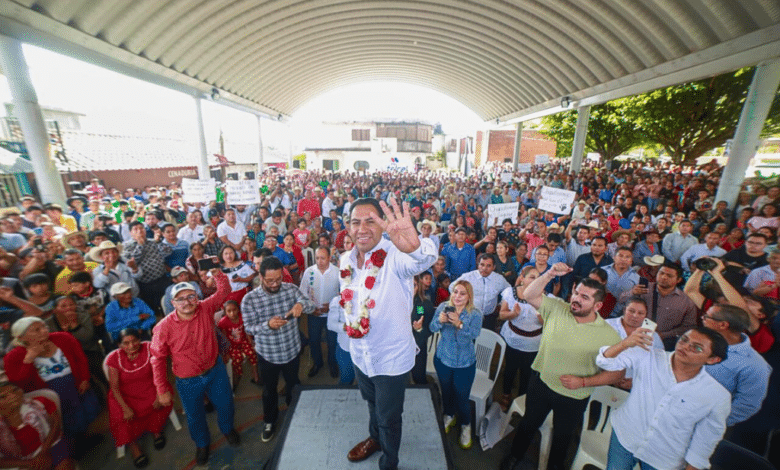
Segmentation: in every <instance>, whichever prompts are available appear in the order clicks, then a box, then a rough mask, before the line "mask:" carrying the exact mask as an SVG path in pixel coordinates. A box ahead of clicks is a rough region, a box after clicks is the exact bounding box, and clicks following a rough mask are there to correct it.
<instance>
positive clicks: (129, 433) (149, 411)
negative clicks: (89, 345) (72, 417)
mask: <svg viewBox="0 0 780 470" xmlns="http://www.w3.org/2000/svg"><path fill="white" fill-rule="evenodd" d="M140 336H141V335H140V333H139V332H138V331H137V330H134V329H132V328H128V329H125V330H122V331H121V332H120V333H119V349H117V350H115V351H113V352H112V353H111V354H109V355H108V357H107V358H106V366H107V367H108V381H109V383H110V384H111V393H109V394H108V416H109V425H110V427H111V435H112V436H114V444H115V445H116V446H117V447H121V446H123V445H127V446H128V447H129V448H130V452H131V453H132V456H133V464H134V465H135V466H136V467H137V468H142V467H145V466H146V465H148V464H149V459H148V458H147V457H146V455H144V453H143V452H142V451H141V448H140V447H139V446H138V443H137V442H136V441H137V440H138V438H139V437H141V435H142V434H144V433H145V432H150V433H152V434H153V435H154V448H155V449H158V450H159V449H162V448H163V447H165V436H164V435H163V429H164V428H165V421H166V420H167V419H168V415H169V414H170V413H171V408H172V406H173V405H168V406H162V405H160V403H159V402H158V401H157V391H156V390H155V388H154V382H153V380H152V364H151V362H150V359H151V354H150V353H149V343H148V342H141V340H140Z"/></svg>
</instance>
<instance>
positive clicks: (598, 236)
mask: <svg viewBox="0 0 780 470" xmlns="http://www.w3.org/2000/svg"><path fill="white" fill-rule="evenodd" d="M590 228H592V227H588V229H590ZM596 240H601V241H603V242H604V244H605V245H606V244H607V239H606V237H602V236H601V235H597V236H595V237H593V239H591V241H590V244H591V245H592V244H593V242H595V241H596Z"/></svg>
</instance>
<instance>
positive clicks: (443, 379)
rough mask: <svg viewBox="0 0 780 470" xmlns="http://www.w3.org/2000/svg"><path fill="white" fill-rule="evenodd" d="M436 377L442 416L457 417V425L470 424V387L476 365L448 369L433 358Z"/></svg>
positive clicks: (472, 383)
mask: <svg viewBox="0 0 780 470" xmlns="http://www.w3.org/2000/svg"><path fill="white" fill-rule="evenodd" d="M433 366H434V367H436V375H437V376H438V377H439V384H441V400H442V404H443V405H444V406H443V408H444V414H445V415H449V416H456V415H457V417H458V424H460V425H461V426H466V425H469V424H471V402H470V401H469V397H470V396H471V386H472V385H474V376H475V375H476V373H477V363H476V362H475V363H474V364H471V365H470V366H468V367H449V366H446V365H444V363H443V362H441V360H440V359H439V358H438V357H434V358H433Z"/></svg>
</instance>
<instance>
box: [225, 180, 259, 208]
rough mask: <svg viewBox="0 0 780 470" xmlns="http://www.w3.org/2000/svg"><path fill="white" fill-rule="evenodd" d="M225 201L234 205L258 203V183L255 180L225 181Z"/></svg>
mask: <svg viewBox="0 0 780 470" xmlns="http://www.w3.org/2000/svg"><path fill="white" fill-rule="evenodd" d="M225 190H226V191H227V203H228V204H230V205H235V206H239V205H241V206H245V205H248V204H259V203H260V185H259V183H258V181H257V180H240V181H233V180H227V181H225Z"/></svg>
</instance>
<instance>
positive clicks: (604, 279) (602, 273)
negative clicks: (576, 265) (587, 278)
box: [588, 266, 609, 284]
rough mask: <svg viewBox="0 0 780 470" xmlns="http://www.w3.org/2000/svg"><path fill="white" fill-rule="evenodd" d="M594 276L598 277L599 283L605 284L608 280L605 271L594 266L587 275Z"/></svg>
mask: <svg viewBox="0 0 780 470" xmlns="http://www.w3.org/2000/svg"><path fill="white" fill-rule="evenodd" d="M591 274H595V275H596V276H598V278H599V279H601V282H602V283H604V284H606V283H607V280H608V279H609V275H608V274H607V272H606V271H604V268H600V267H598V266H596V267H595V268H593V269H591V270H590V272H589V273H588V275H591Z"/></svg>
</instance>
